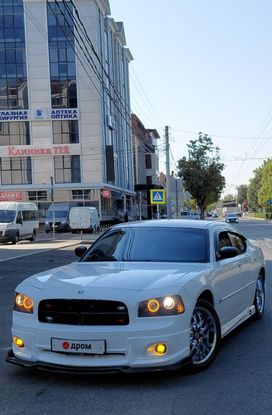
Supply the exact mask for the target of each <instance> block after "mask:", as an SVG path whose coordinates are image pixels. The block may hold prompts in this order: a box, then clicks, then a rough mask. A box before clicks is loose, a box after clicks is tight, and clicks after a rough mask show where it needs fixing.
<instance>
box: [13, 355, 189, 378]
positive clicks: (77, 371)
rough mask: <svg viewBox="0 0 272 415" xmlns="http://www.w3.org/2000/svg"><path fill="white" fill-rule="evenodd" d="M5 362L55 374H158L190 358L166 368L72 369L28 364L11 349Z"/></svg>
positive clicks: (54, 365)
mask: <svg viewBox="0 0 272 415" xmlns="http://www.w3.org/2000/svg"><path fill="white" fill-rule="evenodd" d="M6 362H9V363H12V364H14V365H18V366H23V367H26V368H30V369H38V370H44V371H47V372H56V373H72V374H99V373H100V374H109V373H120V372H122V373H142V372H158V371H162V370H163V371H170V370H178V369H180V368H182V367H185V366H187V365H188V364H190V363H191V358H190V357H187V358H184V359H182V360H181V361H179V362H177V363H175V364H172V365H168V366H152V367H140V368H135V367H129V366H104V367H74V366H67V365H59V364H52V363H44V362H29V361H27V360H24V359H20V358H18V357H16V356H15V355H14V353H13V350H12V349H11V350H10V351H9V352H8V355H7V357H6Z"/></svg>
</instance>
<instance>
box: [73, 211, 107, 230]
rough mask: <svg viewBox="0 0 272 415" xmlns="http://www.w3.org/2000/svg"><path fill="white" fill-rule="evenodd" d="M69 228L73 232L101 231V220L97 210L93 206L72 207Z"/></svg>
mask: <svg viewBox="0 0 272 415" xmlns="http://www.w3.org/2000/svg"><path fill="white" fill-rule="evenodd" d="M69 226H70V228H71V230H72V232H77V231H89V232H95V233H96V232H97V231H99V229H100V219H99V216H98V213H97V209H96V208H95V207H93V206H77V207H72V208H71V209H70V213H69Z"/></svg>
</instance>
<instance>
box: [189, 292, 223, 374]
mask: <svg viewBox="0 0 272 415" xmlns="http://www.w3.org/2000/svg"><path fill="white" fill-rule="evenodd" d="M220 343H221V327H220V321H219V318H218V315H217V313H216V311H215V309H214V307H213V306H212V304H211V303H210V302H209V301H206V300H204V299H202V298H199V299H198V300H197V303H196V305H195V308H194V310H193V313H192V317H191V323H190V338H189V348H190V356H191V363H190V364H189V369H190V371H191V372H200V371H202V370H205V369H207V368H208V366H210V364H211V363H212V362H213V361H214V359H215V357H216V354H217V352H218V349H219V347H220Z"/></svg>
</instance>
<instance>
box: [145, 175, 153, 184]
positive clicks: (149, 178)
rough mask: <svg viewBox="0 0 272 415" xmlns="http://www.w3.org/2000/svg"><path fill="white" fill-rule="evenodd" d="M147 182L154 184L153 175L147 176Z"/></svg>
mask: <svg viewBox="0 0 272 415" xmlns="http://www.w3.org/2000/svg"><path fill="white" fill-rule="evenodd" d="M146 184H152V176H146Z"/></svg>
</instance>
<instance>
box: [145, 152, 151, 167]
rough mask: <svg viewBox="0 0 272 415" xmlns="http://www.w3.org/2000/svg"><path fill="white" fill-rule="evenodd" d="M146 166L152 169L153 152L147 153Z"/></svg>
mask: <svg viewBox="0 0 272 415" xmlns="http://www.w3.org/2000/svg"><path fill="white" fill-rule="evenodd" d="M145 168H146V169H151V168H152V162H151V154H146V155H145Z"/></svg>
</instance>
